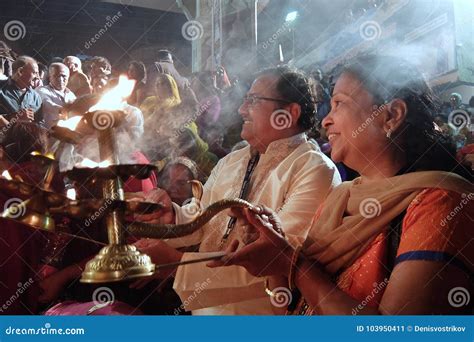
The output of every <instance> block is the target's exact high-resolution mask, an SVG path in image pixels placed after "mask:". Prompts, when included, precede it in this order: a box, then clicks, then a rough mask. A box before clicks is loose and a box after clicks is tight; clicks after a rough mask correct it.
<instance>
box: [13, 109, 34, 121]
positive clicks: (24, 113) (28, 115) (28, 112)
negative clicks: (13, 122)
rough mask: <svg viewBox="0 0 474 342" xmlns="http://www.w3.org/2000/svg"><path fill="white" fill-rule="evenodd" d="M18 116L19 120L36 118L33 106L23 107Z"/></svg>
mask: <svg viewBox="0 0 474 342" xmlns="http://www.w3.org/2000/svg"><path fill="white" fill-rule="evenodd" d="M16 116H17V117H18V120H21V121H34V120H35V112H34V111H33V110H32V109H31V108H22V109H20V110H19V111H18V112H17V113H16Z"/></svg>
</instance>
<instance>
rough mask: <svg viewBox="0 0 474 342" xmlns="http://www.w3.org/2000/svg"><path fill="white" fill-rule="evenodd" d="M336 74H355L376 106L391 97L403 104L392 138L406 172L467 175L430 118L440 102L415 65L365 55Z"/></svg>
mask: <svg viewBox="0 0 474 342" xmlns="http://www.w3.org/2000/svg"><path fill="white" fill-rule="evenodd" d="M340 73H341V74H342V73H349V74H351V75H352V76H354V77H356V78H357V79H358V80H359V81H360V82H361V84H362V85H363V87H364V88H365V89H366V90H367V91H368V92H369V93H370V94H371V95H372V96H373V98H374V102H375V104H376V105H382V104H384V103H388V102H390V101H391V100H393V99H401V100H403V101H404V102H405V103H406V106H407V113H406V119H405V122H404V123H403V125H402V127H400V128H399V129H398V130H397V131H396V132H394V134H393V135H392V138H393V139H397V140H399V141H400V144H399V143H398V142H397V144H394V145H395V146H396V147H397V148H400V149H402V151H403V153H404V155H405V158H406V169H407V172H410V171H421V170H442V171H449V172H456V173H459V174H462V175H465V176H467V175H468V174H469V173H467V172H466V169H465V168H464V167H463V166H462V165H461V164H459V163H458V162H457V161H456V148H455V144H454V142H453V140H452V138H451V137H450V136H448V135H445V134H443V133H442V132H440V131H439V130H437V129H436V128H435V127H436V126H435V125H434V122H433V121H434V117H435V116H436V115H438V114H440V111H439V109H440V106H439V103H440V102H439V100H438V99H437V98H436V97H435V95H434V93H433V91H432V90H431V88H430V87H429V86H428V84H427V83H426V81H425V79H424V78H423V76H422V74H421V73H420V72H419V70H418V69H417V68H416V67H415V66H413V65H412V64H410V63H409V62H407V61H406V60H404V59H401V58H397V57H389V56H378V55H366V56H361V57H356V58H355V59H353V60H351V61H349V62H348V63H347V64H346V65H345V66H344V67H343V68H342V70H341V72H340Z"/></svg>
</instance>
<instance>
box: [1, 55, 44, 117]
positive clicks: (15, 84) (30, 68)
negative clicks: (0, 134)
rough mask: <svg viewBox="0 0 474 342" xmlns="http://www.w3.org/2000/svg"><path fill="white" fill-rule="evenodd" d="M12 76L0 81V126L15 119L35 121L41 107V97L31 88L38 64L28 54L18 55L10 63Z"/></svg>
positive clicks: (36, 74) (36, 76) (37, 74)
mask: <svg viewBox="0 0 474 342" xmlns="http://www.w3.org/2000/svg"><path fill="white" fill-rule="evenodd" d="M12 72H13V73H12V76H11V77H10V78H8V79H7V80H4V81H0V126H10V125H12V124H13V123H15V122H16V121H36V122H39V121H40V120H41V118H40V117H39V116H36V115H35V114H37V112H38V111H39V110H40V108H41V97H40V95H39V94H38V93H37V92H36V91H35V90H34V89H33V88H32V86H33V83H34V81H35V79H37V78H38V77H39V72H38V64H37V63H36V61H35V60H34V59H33V58H31V57H28V56H20V57H18V58H17V59H16V60H15V61H14V62H13V64H12Z"/></svg>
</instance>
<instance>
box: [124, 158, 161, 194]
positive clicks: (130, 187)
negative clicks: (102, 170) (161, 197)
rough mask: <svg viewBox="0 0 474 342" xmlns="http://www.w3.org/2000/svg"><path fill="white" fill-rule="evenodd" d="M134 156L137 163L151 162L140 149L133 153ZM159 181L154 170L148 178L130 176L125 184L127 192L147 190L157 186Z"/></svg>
mask: <svg viewBox="0 0 474 342" xmlns="http://www.w3.org/2000/svg"><path fill="white" fill-rule="evenodd" d="M132 158H133V159H134V160H135V163H137V164H149V163H150V161H149V160H148V159H147V158H146V157H145V155H144V154H143V153H141V152H139V151H136V152H134V153H133V155H132ZM157 184H158V181H157V178H156V175H155V173H154V172H152V174H151V175H150V177H149V178H146V179H136V178H134V177H130V178H129V179H128V180H127V181H126V182H125V184H124V190H125V192H141V191H143V192H147V191H151V190H153V189H155V188H156V187H157Z"/></svg>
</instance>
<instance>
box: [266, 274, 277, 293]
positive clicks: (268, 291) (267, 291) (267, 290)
mask: <svg viewBox="0 0 474 342" xmlns="http://www.w3.org/2000/svg"><path fill="white" fill-rule="evenodd" d="M265 293H266V294H267V295H269V296H270V297H272V298H275V297H276V294H274V293H273V291H272V290H270V289H269V288H268V278H265Z"/></svg>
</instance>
